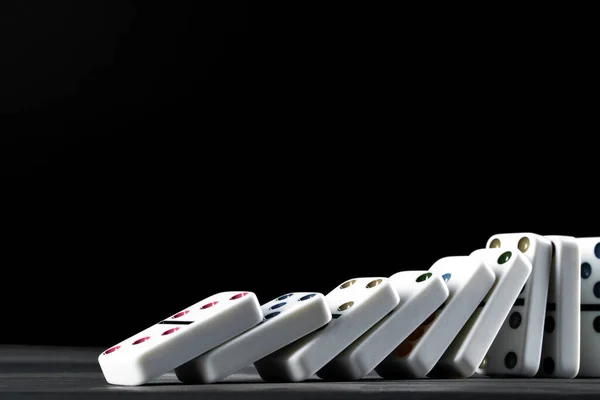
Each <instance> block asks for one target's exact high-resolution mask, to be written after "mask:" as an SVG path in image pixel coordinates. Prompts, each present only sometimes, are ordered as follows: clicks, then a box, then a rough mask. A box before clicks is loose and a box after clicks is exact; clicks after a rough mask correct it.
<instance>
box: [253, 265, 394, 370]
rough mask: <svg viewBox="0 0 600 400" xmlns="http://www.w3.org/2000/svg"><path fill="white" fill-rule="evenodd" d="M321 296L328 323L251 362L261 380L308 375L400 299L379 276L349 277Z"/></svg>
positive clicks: (386, 312)
mask: <svg viewBox="0 0 600 400" xmlns="http://www.w3.org/2000/svg"><path fill="white" fill-rule="evenodd" d="M325 298H326V300H327V303H328V305H329V309H330V311H331V314H332V316H333V319H332V320H331V322H329V323H328V324H327V325H325V326H324V327H323V328H322V329H319V330H318V331H316V332H313V333H311V334H309V335H307V336H304V337H303V338H301V339H299V340H297V341H295V342H293V343H291V344H289V345H287V346H285V347H283V348H282V349H280V350H278V351H276V352H275V353H272V354H270V355H268V356H266V357H264V358H262V359H260V360H258V361H257V362H255V363H254V365H255V367H256V369H257V371H258V374H259V375H260V377H261V378H262V379H263V380H265V381H268V382H299V381H304V380H306V379H308V378H310V377H311V376H312V375H314V374H316V373H317V372H318V371H319V370H320V369H321V368H323V366H325V365H326V364H327V363H328V362H329V361H331V360H332V359H333V358H334V357H335V356H337V355H338V354H339V353H341V352H342V351H343V350H344V349H345V348H346V347H348V346H349V345H350V344H352V342H354V341H355V340H356V339H358V338H359V337H360V336H361V335H362V334H363V333H365V332H366V331H367V330H368V329H369V328H371V327H372V326H373V325H375V324H376V323H377V322H378V321H379V320H381V319H382V318H383V317H385V316H386V315H387V314H388V313H389V312H390V311H392V310H393V309H394V308H395V307H396V306H397V305H398V303H399V301H400V298H399V296H398V292H396V290H395V289H394V287H393V286H392V284H391V283H390V280H389V279H388V278H383V277H381V278H378V277H373V278H355V279H350V280H348V281H346V282H344V283H342V284H341V285H339V286H338V287H336V288H335V289H333V290H332V291H331V292H329V293H328V294H327V295H326V296H325Z"/></svg>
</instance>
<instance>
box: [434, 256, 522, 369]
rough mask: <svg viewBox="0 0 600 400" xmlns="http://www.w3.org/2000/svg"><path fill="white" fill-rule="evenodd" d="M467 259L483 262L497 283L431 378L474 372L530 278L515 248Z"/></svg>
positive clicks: (445, 354) (449, 348)
mask: <svg viewBox="0 0 600 400" xmlns="http://www.w3.org/2000/svg"><path fill="white" fill-rule="evenodd" d="M470 257H476V258H479V259H481V260H483V262H484V263H485V264H486V265H487V266H488V267H490V268H491V269H492V271H493V272H494V275H495V277H496V279H495V282H494V285H493V286H492V289H491V290H490V291H489V292H488V294H487V295H486V296H485V298H484V299H483V301H482V302H481V304H480V305H479V307H477V309H476V310H475V312H474V313H473V315H471V317H470V318H469V320H468V321H467V323H466V324H465V326H464V327H463V328H462V329H461V330H460V332H459V334H458V335H457V336H456V338H455V339H454V340H453V341H452V343H451V344H450V346H449V347H448V349H447V350H446V352H445V353H444V355H443V356H442V358H441V359H440V361H439V362H438V363H437V364H436V366H435V368H434V371H435V373H434V375H436V376H437V377H439V378H468V377H470V376H472V375H474V374H475V373H476V372H477V368H478V367H479V366H480V365H481V363H482V362H483V359H484V358H485V355H486V353H487V351H488V350H489V348H490V346H491V345H492V342H493V340H494V338H495V337H496V335H497V334H498V332H499V331H500V328H501V327H502V324H503V323H504V321H505V320H506V317H508V313H509V312H510V309H511V308H512V305H513V304H514V302H515V301H516V299H517V297H518V296H519V292H520V291H521V288H522V287H523V286H524V285H525V282H527V279H528V278H529V275H530V274H531V268H532V266H531V262H530V261H529V260H528V259H527V257H525V256H524V255H523V254H521V252H520V251H519V250H518V249H517V248H514V249H479V250H475V251H474V252H472V253H471V254H470ZM431 375H432V374H430V376H431Z"/></svg>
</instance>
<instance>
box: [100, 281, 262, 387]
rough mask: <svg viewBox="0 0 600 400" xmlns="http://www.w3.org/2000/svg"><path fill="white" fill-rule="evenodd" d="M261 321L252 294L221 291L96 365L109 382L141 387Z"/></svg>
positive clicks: (104, 356) (110, 351) (103, 356)
mask: <svg viewBox="0 0 600 400" xmlns="http://www.w3.org/2000/svg"><path fill="white" fill-rule="evenodd" d="M262 320H263V313H262V310H261V308H260V304H259V302H258V299H257V298H256V295H255V294H254V293H252V292H221V293H218V294H215V295H212V296H210V297H207V298H205V299H204V300H202V301H200V302H198V303H196V304H193V305H192V306H190V307H188V308H186V309H185V310H182V311H180V312H178V313H176V314H175V315H173V316H171V317H169V318H167V319H165V320H163V321H161V322H159V323H157V324H155V325H153V326H151V327H149V328H147V329H145V330H143V331H142V332H140V333H138V334H136V335H133V336H132V337H130V338H128V339H126V340H124V341H122V342H121V343H119V344H117V345H115V346H113V347H111V348H110V349H108V350H106V351H104V352H103V353H102V354H100V355H99V356H98V362H99V364H100V368H101V370H102V373H103V374H104V378H105V379H106V381H107V382H108V383H110V384H113V385H125V386H137V385H143V384H145V383H147V382H148V381H150V380H152V379H155V378H158V377H159V376H161V375H163V374H165V373H166V372H169V371H172V370H173V369H175V368H176V367H178V366H180V365H181V364H183V363H185V362H187V361H189V360H191V359H192V358H194V357H197V356H199V355H200V354H202V353H205V352H206V351H208V350H210V349H212V348H214V347H216V346H218V345H220V344H221V343H223V342H225V341H227V340H229V339H231V338H233V337H235V336H237V335H239V334H240V333H242V332H244V331H246V330H248V329H250V328H252V327H253V326H255V325H257V324H258V323H260V322H261V321H262Z"/></svg>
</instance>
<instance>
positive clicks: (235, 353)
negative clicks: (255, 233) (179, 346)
mask: <svg viewBox="0 0 600 400" xmlns="http://www.w3.org/2000/svg"><path fill="white" fill-rule="evenodd" d="M261 308H262V312H263V314H264V316H265V317H264V318H265V319H264V321H263V322H262V323H261V324H259V325H257V326H255V327H254V328H251V329H249V330H247V331H246V332H244V333H242V334H241V335H238V336H236V337H234V338H233V339H231V340H229V341H227V342H225V343H223V344H221V345H220V346H217V347H215V348H214V349H212V350H210V351H208V352H206V353H204V354H202V355H200V356H198V357H196V358H195V359H193V360H191V361H188V362H187V363H185V364H183V365H181V366H179V367H178V368H176V369H175V375H176V376H177V378H178V379H179V380H180V381H181V382H184V383H213V382H217V381H220V380H223V379H225V378H226V377H228V376H229V375H231V374H233V373H235V372H237V371H239V370H241V369H242V368H244V367H247V366H248V365H252V364H253V363H254V362H256V361H258V360H260V359H261V358H264V357H266V356H268V355H269V354H271V353H274V352H275V351H277V350H279V349H281V348H282V347H284V346H286V345H288V344H290V343H292V342H294V341H296V340H298V339H300V338H302V337H304V336H306V335H308V334H309V333H311V332H314V331H315V330H317V329H319V328H321V327H323V326H325V325H326V324H327V323H329V321H331V318H332V316H331V312H330V310H329V305H328V304H327V301H326V300H325V296H323V295H322V294H321V293H308V292H307V293H300V292H296V293H287V294H284V295H282V296H279V297H277V298H275V299H273V300H271V301H269V302H268V303H266V304H263V305H262V307H261Z"/></svg>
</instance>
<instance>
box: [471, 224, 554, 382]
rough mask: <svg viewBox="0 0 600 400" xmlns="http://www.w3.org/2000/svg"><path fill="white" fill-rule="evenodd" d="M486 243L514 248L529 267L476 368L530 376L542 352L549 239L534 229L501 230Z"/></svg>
mask: <svg viewBox="0 0 600 400" xmlns="http://www.w3.org/2000/svg"><path fill="white" fill-rule="evenodd" d="M486 247H489V248H500V249H514V248H517V249H519V251H521V253H523V254H524V255H525V256H526V257H527V258H528V259H529V261H530V262H531V267H532V268H531V274H530V276H529V279H528V280H527V282H526V284H525V286H524V287H523V290H522V292H521V293H520V294H519V297H518V298H517V300H516V301H515V303H514V305H513V307H512V309H511V311H510V313H509V315H508V318H506V320H505V321H504V324H503V325H502V328H500V331H499V332H498V335H496V338H495V339H494V342H493V343H492V345H491V347H490V349H489V351H488V354H487V356H486V357H485V358H484V360H483V363H482V365H481V368H480V369H478V371H477V372H478V373H479V374H483V375H489V376H520V377H533V376H535V374H536V373H537V372H538V369H539V366H540V358H541V353H542V338H543V333H544V332H543V330H544V318H545V316H546V300H547V297H548V285H549V280H550V265H551V259H552V243H551V242H550V240H549V239H547V238H545V237H543V236H541V235H538V234H534V233H505V234H497V235H493V236H492V237H490V238H489V239H488V242H487V245H486Z"/></svg>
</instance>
